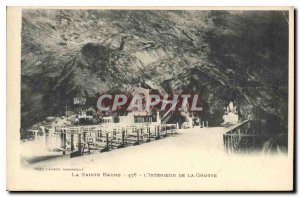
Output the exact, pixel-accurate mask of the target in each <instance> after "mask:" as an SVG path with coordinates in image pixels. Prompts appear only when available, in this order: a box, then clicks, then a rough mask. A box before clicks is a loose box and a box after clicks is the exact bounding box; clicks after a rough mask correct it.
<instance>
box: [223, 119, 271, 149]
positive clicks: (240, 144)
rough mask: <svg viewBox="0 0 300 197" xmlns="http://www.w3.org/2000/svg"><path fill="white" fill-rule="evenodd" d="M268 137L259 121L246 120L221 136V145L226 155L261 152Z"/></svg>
mask: <svg viewBox="0 0 300 197" xmlns="http://www.w3.org/2000/svg"><path fill="white" fill-rule="evenodd" d="M268 137H269V135H266V134H265V131H263V128H262V122H261V121H260V120H246V121H244V122H242V123H240V124H238V125H235V126H233V127H231V128H229V131H228V132H226V133H225V134H223V144H224V148H225V150H226V151H227V152H228V153H234V152H252V151H258V150H261V148H262V146H263V143H264V142H265V141H266V139H267V138H268Z"/></svg>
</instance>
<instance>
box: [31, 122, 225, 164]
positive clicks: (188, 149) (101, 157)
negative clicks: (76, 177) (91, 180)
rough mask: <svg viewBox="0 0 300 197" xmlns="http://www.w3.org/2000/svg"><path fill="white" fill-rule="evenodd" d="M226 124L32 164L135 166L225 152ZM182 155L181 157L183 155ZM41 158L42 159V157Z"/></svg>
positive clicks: (57, 157) (181, 131)
mask: <svg viewBox="0 0 300 197" xmlns="http://www.w3.org/2000/svg"><path fill="white" fill-rule="evenodd" d="M228 129H229V128H226V127H211V128H199V127H194V128H190V129H179V130H178V134H177V135H175V136H168V137H165V138H162V139H160V140H155V141H151V142H149V143H143V144H140V145H138V146H127V147H125V148H121V149H114V150H111V151H109V152H104V153H99V152H98V151H95V152H92V153H91V154H84V155H83V156H80V157H75V158H70V157H69V155H64V156H57V155H56V157H55V156H53V158H51V159H48V160H45V161H39V162H36V163H33V164H31V165H33V166H57V165H59V166H61V165H62V164H71V165H72V166H77V165H78V166H84V165H87V166H89V165H90V164H91V162H92V163H93V164H95V165H99V164H100V165H106V164H107V165H109V164H111V163H113V164H114V165H117V164H122V163H124V161H125V162H130V161H132V162H133V164H134V165H136V164H137V163H139V165H144V163H147V162H152V161H153V160H156V161H158V160H159V161H164V160H166V161H168V162H170V163H173V162H177V161H178V159H184V157H185V155H191V154H192V155H195V157H206V156H213V155H223V154H225V152H224V148H223V134H224V133H225V132H227V131H228ZM181 157H182V158H181ZM41 160H42V159H41ZM131 166H132V165H131Z"/></svg>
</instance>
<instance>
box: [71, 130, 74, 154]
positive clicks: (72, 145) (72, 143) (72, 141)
mask: <svg viewBox="0 0 300 197" xmlns="http://www.w3.org/2000/svg"><path fill="white" fill-rule="evenodd" d="M73 150H74V134H73V133H71V151H73Z"/></svg>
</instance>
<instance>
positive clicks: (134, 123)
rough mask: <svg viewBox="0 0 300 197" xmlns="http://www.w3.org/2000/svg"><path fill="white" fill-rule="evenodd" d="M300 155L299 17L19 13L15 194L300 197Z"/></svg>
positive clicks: (249, 10) (15, 19) (66, 10)
mask: <svg viewBox="0 0 300 197" xmlns="http://www.w3.org/2000/svg"><path fill="white" fill-rule="evenodd" d="M293 155H294V8H292V7H8V8H7V190H9V191H292V190H293V184H294V183H293V173H294V172H293V167H294V166H293V159H294V158H293Z"/></svg>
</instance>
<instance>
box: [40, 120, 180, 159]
mask: <svg viewBox="0 0 300 197" xmlns="http://www.w3.org/2000/svg"><path fill="white" fill-rule="evenodd" d="M176 133H177V125H176V124H159V125H141V126H125V127H121V126H115V127H114V128H105V127H103V126H101V125H93V126H78V127H56V128H55V130H53V131H52V134H51V135H49V136H46V137H47V138H51V139H50V140H45V141H47V142H51V141H52V142H53V141H54V142H55V143H54V144H52V148H55V149H56V150H61V151H62V153H63V154H67V153H70V157H76V156H80V155H83V154H84V153H90V152H91V151H93V150H96V151H100V152H104V151H109V150H112V149H115V148H123V147H126V146H129V145H139V144H142V143H146V142H150V141H153V140H158V139H161V138H163V137H167V136H170V135H175V134H176ZM53 146H54V147H53Z"/></svg>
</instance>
